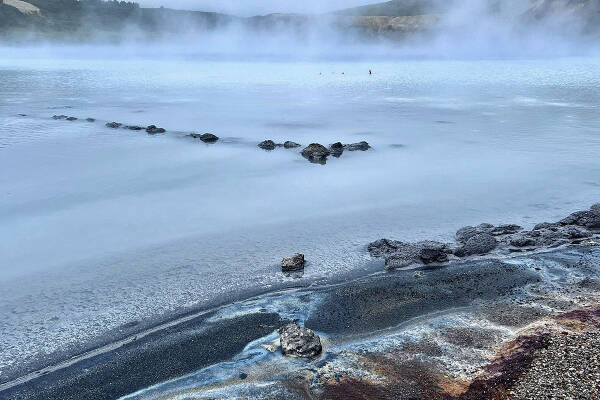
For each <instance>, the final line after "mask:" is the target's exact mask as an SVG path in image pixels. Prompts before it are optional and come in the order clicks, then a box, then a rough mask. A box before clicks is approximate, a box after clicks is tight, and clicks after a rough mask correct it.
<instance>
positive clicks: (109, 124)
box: [106, 122, 123, 129]
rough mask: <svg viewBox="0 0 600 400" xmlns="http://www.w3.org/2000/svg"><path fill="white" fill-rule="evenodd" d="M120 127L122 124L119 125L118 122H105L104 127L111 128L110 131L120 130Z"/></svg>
mask: <svg viewBox="0 0 600 400" xmlns="http://www.w3.org/2000/svg"><path fill="white" fill-rule="evenodd" d="M121 125H123V124H121V123H120V122H107V123H106V127H107V128H112V129H117V128H120V127H121Z"/></svg>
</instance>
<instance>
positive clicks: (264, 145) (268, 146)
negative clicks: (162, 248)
mask: <svg viewBox="0 0 600 400" xmlns="http://www.w3.org/2000/svg"><path fill="white" fill-rule="evenodd" d="M276 146H277V145H276V144H275V142H274V141H272V140H263V141H262V142H260V143H259V144H258V147H260V148H261V149H263V150H275V147H276Z"/></svg>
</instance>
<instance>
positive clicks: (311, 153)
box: [302, 143, 331, 164]
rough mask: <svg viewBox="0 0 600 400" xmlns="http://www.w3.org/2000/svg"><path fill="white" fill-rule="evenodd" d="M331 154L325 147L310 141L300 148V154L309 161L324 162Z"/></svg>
mask: <svg viewBox="0 0 600 400" xmlns="http://www.w3.org/2000/svg"><path fill="white" fill-rule="evenodd" d="M329 154H331V153H330V152H329V150H328V149H327V147H325V146H323V145H322V144H319V143H311V144H309V145H308V146H306V147H305V148H304V149H303V150H302V156H303V157H304V158H306V159H307V160H309V161H311V162H316V163H320V164H324V163H325V161H326V160H327V156H328V155H329Z"/></svg>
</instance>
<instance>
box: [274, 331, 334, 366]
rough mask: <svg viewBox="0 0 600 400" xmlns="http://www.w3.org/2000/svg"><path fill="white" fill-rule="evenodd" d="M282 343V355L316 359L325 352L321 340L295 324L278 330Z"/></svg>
mask: <svg viewBox="0 0 600 400" xmlns="http://www.w3.org/2000/svg"><path fill="white" fill-rule="evenodd" d="M277 332H278V333H279V340H280V342H281V353H282V354H283V355H284V356H292V357H306V358H310V357H316V356H318V355H319V354H321V352H322V351H323V347H322V346H321V338H319V335H317V334H316V333H315V332H313V331H312V330H310V329H308V328H304V327H302V326H298V325H297V324H295V323H292V324H288V325H286V326H284V327H282V328H279V329H278V330H277Z"/></svg>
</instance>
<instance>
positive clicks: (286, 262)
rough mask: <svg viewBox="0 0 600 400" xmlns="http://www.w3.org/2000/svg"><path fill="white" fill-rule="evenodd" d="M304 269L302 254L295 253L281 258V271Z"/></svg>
mask: <svg viewBox="0 0 600 400" xmlns="http://www.w3.org/2000/svg"><path fill="white" fill-rule="evenodd" d="M302 269H304V254H301V253H296V254H294V255H293V256H291V257H286V258H284V259H283V260H281V270H282V271H283V272H290V271H299V270H302Z"/></svg>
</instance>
